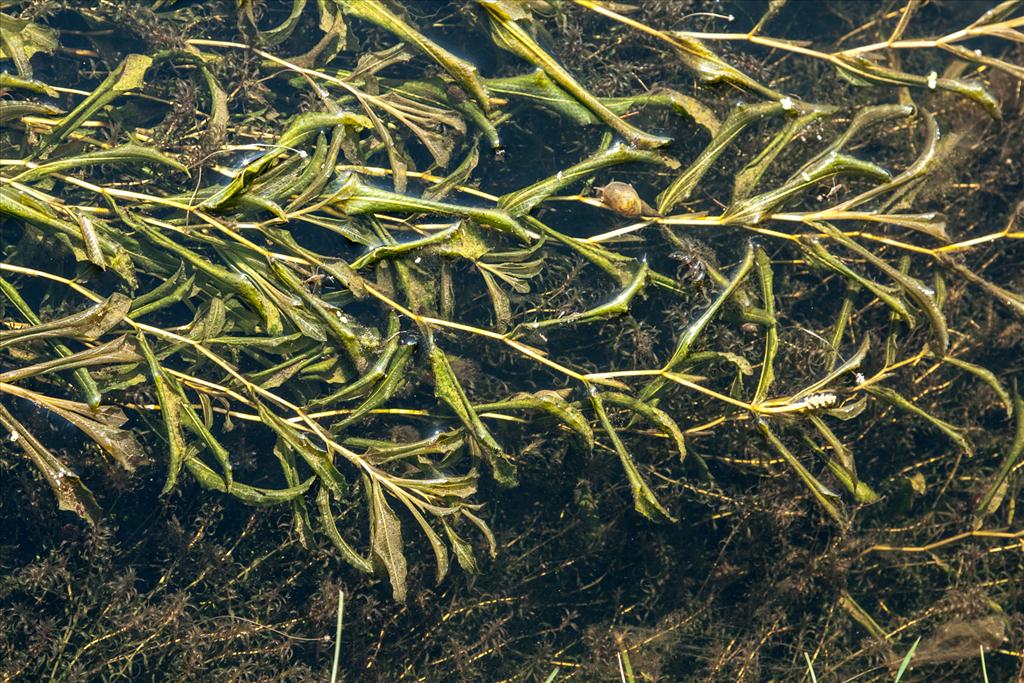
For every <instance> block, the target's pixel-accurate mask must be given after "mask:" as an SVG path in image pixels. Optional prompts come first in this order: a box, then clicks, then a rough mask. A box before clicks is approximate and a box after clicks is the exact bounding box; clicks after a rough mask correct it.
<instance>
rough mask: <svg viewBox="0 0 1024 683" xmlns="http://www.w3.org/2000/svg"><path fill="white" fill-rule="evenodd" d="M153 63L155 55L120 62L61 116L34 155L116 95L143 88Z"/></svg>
mask: <svg viewBox="0 0 1024 683" xmlns="http://www.w3.org/2000/svg"><path fill="white" fill-rule="evenodd" d="M152 63H153V58H152V57H149V56H147V55H134V54H133V55H128V56H127V57H125V58H124V61H122V62H121V63H120V64H118V65H117V67H116V68H115V69H114V70H113V71H111V72H110V75H108V76H107V77H106V78H105V79H104V80H103V82H102V83H100V84H99V85H98V86H96V89H95V90H93V91H92V93H90V94H89V96H88V97H86V98H85V99H84V100H82V102H81V103H80V104H79V105H78V106H77V107H75V108H74V109H73V110H72V111H71V112H69V113H68V115H67V116H65V117H64V118H63V119H61V120H60V122H59V123H58V124H57V125H56V126H55V127H54V128H53V130H51V131H50V132H49V134H48V135H46V136H45V137H44V138H43V142H42V144H41V145H39V146H38V147H37V148H36V150H35V152H34V154H33V156H35V157H38V156H39V155H41V154H42V153H43V152H45V151H47V150H49V149H52V148H53V147H54V146H56V145H57V144H59V143H60V142H61V141H62V140H64V138H66V137H67V136H68V135H70V134H71V133H72V132H74V130H75V129H77V128H78V127H79V126H81V125H82V124H83V123H85V121H86V120H87V119H88V118H89V117H90V116H92V115H93V114H94V113H96V111H98V110H99V109H100V108H101V107H103V106H104V105H105V104H107V103H109V102H110V101H111V100H113V99H114V98H116V97H118V96H120V95H123V94H124V93H126V92H129V91H131V90H136V89H138V88H140V87H141V86H142V84H143V79H144V78H145V76H146V71H147V70H148V69H149V67H150V65H151V64H152Z"/></svg>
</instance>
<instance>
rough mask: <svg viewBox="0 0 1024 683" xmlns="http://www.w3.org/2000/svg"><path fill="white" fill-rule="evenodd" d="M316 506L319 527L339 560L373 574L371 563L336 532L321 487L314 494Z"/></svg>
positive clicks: (329, 505)
mask: <svg viewBox="0 0 1024 683" xmlns="http://www.w3.org/2000/svg"><path fill="white" fill-rule="evenodd" d="M316 504H317V509H318V510H319V511H320V526H321V527H323V530H324V533H326V534H327V538H329V539H330V540H331V543H332V544H333V545H334V547H335V549H336V550H337V551H338V552H339V553H340V554H341V559H343V560H345V562H348V563H349V565H351V566H352V567H353V568H355V569H357V570H359V571H361V572H363V573H366V574H370V573H373V563H372V562H370V561H369V560H368V559H366V558H365V557H363V556H362V555H360V554H359V553H358V552H356V550H355V549H354V548H353V547H352V546H351V545H349V543H348V541H346V540H345V538H344V537H343V536H342V535H341V532H340V531H339V530H338V524H337V522H336V521H335V518H334V513H333V512H332V511H331V498H330V494H329V493H328V492H327V489H326V488H325V487H323V486H321V487H320V489H319V490H318V491H317V492H316Z"/></svg>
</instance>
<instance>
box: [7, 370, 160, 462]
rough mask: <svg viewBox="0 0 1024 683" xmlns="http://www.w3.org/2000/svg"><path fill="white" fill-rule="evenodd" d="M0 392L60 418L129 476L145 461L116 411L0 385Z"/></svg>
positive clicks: (141, 451) (121, 417)
mask: <svg viewBox="0 0 1024 683" xmlns="http://www.w3.org/2000/svg"><path fill="white" fill-rule="evenodd" d="M0 392H2V393H7V394H12V395H14V396H19V397H21V398H23V399H26V400H29V401H31V402H33V403H35V404H36V405H37V406H39V407H41V408H43V409H44V410H49V411H50V412H52V413H55V414H56V415H59V416H61V417H62V418H64V419H65V420H67V421H68V422H70V423H71V424H73V425H74V426H75V427H77V428H78V429H79V431H81V432H82V433H83V434H85V435H86V436H87V437H89V439H90V440H91V441H92V442H93V443H95V444H96V445H97V446H99V447H100V448H102V449H103V450H104V452H106V453H107V454H108V455H109V456H110V457H112V458H113V459H114V460H115V461H116V462H117V464H119V465H120V466H121V467H122V468H123V469H124V470H125V471H127V472H133V471H134V470H135V468H136V467H137V466H138V464H139V463H141V462H142V461H144V460H145V453H144V452H143V450H142V446H141V445H140V444H139V442H138V441H137V440H136V439H135V437H134V436H133V435H132V433H131V432H130V431H128V430H126V429H121V427H122V425H124V423H125V422H127V421H128V418H127V416H125V414H124V412H123V411H122V410H121V409H120V408H117V407H115V406H101V407H99V408H96V409H94V408H92V407H91V406H89V404H87V403H81V402H79V401H69V400H67V399H62V398H55V397H53V396H46V395H44V394H40V393H38V392H35V391H31V390H29V389H23V388H21V387H15V386H13V385H9V384H4V383H3V382H0Z"/></svg>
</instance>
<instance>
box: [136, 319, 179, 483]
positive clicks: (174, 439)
mask: <svg viewBox="0 0 1024 683" xmlns="http://www.w3.org/2000/svg"><path fill="white" fill-rule="evenodd" d="M137 339H138V341H139V350H141V351H142V355H143V356H145V358H146V364H147V365H148V366H149V374H150V379H152V380H153V388H154V389H155V390H156V397H157V400H158V401H159V403H160V417H161V418H163V422H164V429H165V430H166V436H167V446H168V459H167V481H166V482H165V483H164V488H163V490H162V491H161V493H164V494H166V493H169V492H170V491H171V490H172V489H173V488H174V485H175V484H176V483H177V482H178V474H179V473H180V472H181V467H182V465H183V464H184V462H185V458H186V450H185V436H184V434H183V433H182V430H181V413H180V410H181V405H180V403H179V402H180V400H181V398H180V393H181V392H180V390H178V388H177V380H175V379H174V378H173V377H171V376H170V375H168V374H166V373H165V372H164V369H163V367H162V366H161V365H160V362H159V361H158V360H157V358H156V354H154V353H153V350H152V349H151V348H150V347H149V342H147V341H146V337H145V335H144V334H142V332H139V333H138V336H137Z"/></svg>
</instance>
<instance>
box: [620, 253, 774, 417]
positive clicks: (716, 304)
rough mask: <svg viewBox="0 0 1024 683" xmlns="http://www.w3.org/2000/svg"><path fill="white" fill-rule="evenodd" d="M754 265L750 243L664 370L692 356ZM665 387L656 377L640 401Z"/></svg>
mask: <svg viewBox="0 0 1024 683" xmlns="http://www.w3.org/2000/svg"><path fill="white" fill-rule="evenodd" d="M753 265H754V245H753V244H752V243H750V242H748V243H747V247H746V251H745V252H744V254H743V259H742V260H741V261H740V262H739V264H738V265H737V266H736V269H735V270H734V271H733V273H732V277H730V278H729V282H728V284H727V285H726V286H725V288H724V289H722V291H721V292H719V294H718V296H717V297H715V300H714V301H713V302H711V305H710V306H708V307H707V308H706V309H705V310H704V311H703V312H702V313H701V314H700V315H699V316H697V318H696V319H695V320H694V321H693V322H692V323H690V324H689V325H688V326H687V328H686V329H685V330H684V331H683V333H682V335H680V337H679V341H678V342H676V348H675V350H674V351H673V352H672V356H671V357H670V358H669V359H668V361H667V362H666V363H665V364H664V365H663V366H662V370H665V371H671V370H674V369H676V368H678V367H679V366H680V364H682V362H683V361H685V360H686V358H687V357H688V356H689V355H690V350H691V349H692V348H693V345H694V343H695V342H696V341H697V339H698V338H699V337H700V335H701V334H702V333H703V332H704V330H705V329H707V326H708V325H709V324H710V323H711V321H712V320H713V319H714V317H715V316H716V315H717V314H718V312H719V311H720V310H721V308H722V306H724V305H725V302H726V301H728V300H729V299H730V298H731V297H732V295H733V294H734V293H735V292H736V290H737V288H738V287H739V286H740V284H741V283H742V282H743V280H744V279H746V277H747V274H749V273H750V270H751V268H752V267H753ZM664 385H665V380H664V379H663V378H661V377H656V378H655V379H653V380H651V382H650V383H649V384H648V385H647V386H645V387H644V389H643V391H641V392H640V400H641V401H645V402H647V401H650V400H651V399H652V398H653V397H654V395H655V394H657V393H658V391H660V390H661V388H662V387H663V386H664Z"/></svg>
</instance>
